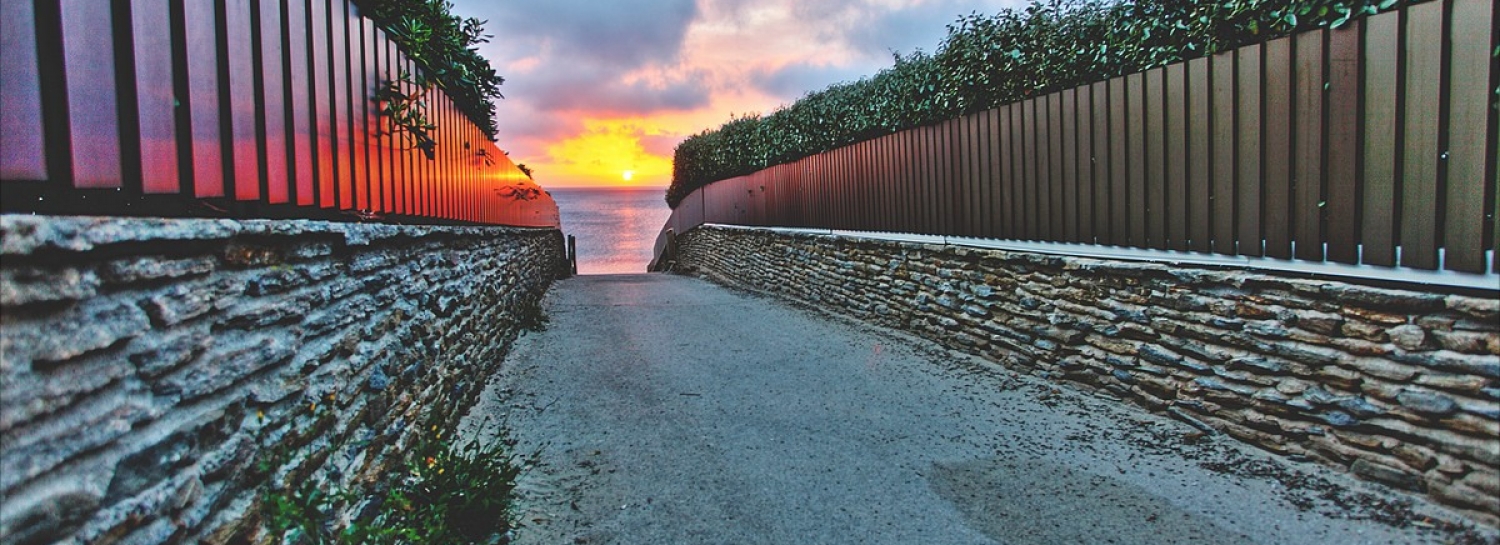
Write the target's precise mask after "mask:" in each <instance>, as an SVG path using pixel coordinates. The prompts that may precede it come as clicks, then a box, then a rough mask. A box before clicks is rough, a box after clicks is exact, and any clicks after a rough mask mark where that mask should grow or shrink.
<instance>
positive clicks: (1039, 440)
mask: <svg viewBox="0 0 1500 545" xmlns="http://www.w3.org/2000/svg"><path fill="white" fill-rule="evenodd" d="M545 311H546V313H547V315H548V316H549V318H550V324H549V325H548V327H547V329H546V330H545V331H543V332H540V333H531V334H529V335H527V336H526V337H523V338H522V339H521V340H519V341H518V342H517V345H516V347H515V349H514V350H513V352H512V354H511V356H510V357H509V359H508V360H507V362H506V363H505V365H504V368H503V370H502V372H501V374H500V375H499V376H497V377H495V378H494V380H493V381H492V383H491V385H490V391H488V392H486V394H485V396H484V397H483V400H482V401H481V402H480V405H479V406H477V407H476V408H475V410H474V412H473V413H471V415H470V419H469V421H468V422H467V425H468V426H469V427H470V430H471V431H473V430H480V433H493V430H494V429H495V427H496V425H497V423H502V422H503V424H504V426H506V427H508V428H510V429H511V430H512V432H511V436H512V438H513V439H514V440H516V441H517V443H518V444H517V449H518V451H519V452H539V454H540V462H539V464H538V465H536V466H534V467H532V468H531V469H530V470H529V471H528V472H527V473H526V475H525V476H524V477H523V478H522V482H521V495H522V502H521V505H520V515H521V518H522V523H524V524H525V525H526V527H525V528H523V529H522V530H521V531H519V532H518V534H517V540H516V542H517V543H523V544H527V543H538V544H541V543H580V544H598V543H619V544H671V543H695V544H696V543H713V544H719V543H724V544H729V543H735V544H749V543H765V544H789V543H798V544H802V543H869V544H877V543H882V544H883V543H889V544H949V543H953V544H966V543H974V544H989V543H1003V544H1017V545H1024V544H1050V543H1121V544H1131V543H1140V544H1153V545H1158V544H1169V543H1184V544H1187V543H1192V544H1199V543H1226V544H1241V543H1278V544H1280V543H1316V544H1332V543H1427V542H1431V543H1443V542H1452V541H1458V542H1463V541H1465V540H1471V539H1475V538H1479V537H1480V536H1478V535H1476V534H1474V533H1472V532H1468V531H1463V530H1455V529H1453V528H1446V529H1445V528H1444V526H1445V523H1443V522H1441V521H1439V522H1437V526H1438V527H1437V528H1424V527H1423V526H1427V525H1428V523H1426V522H1419V523H1418V524H1421V525H1422V526H1411V522H1412V521H1413V520H1421V518H1422V517H1424V516H1428V515H1437V516H1438V517H1439V518H1443V517H1446V518H1447V519H1449V520H1452V517H1451V515H1444V514H1443V513H1442V512H1441V511H1436V510H1434V509H1432V508H1431V507H1429V506H1427V505H1426V504H1423V503H1421V502H1420V501H1417V502H1416V503H1414V504H1411V505H1410V506H1409V507H1408V503H1409V502H1412V501H1413V500H1411V499H1410V498H1409V497H1404V496H1397V495H1392V494H1390V493H1387V492H1383V491H1378V490H1375V489H1374V488H1373V487H1371V486H1367V485H1364V484H1362V483H1359V482H1356V481H1353V480H1350V479H1346V478H1343V477H1341V476H1337V475H1329V474H1328V473H1327V472H1326V471H1324V470H1323V469H1322V468H1320V467H1318V466H1315V465H1311V464H1298V463H1292V462H1283V461H1279V460H1276V459H1273V458H1271V457H1269V456H1266V455H1264V454H1263V453H1261V452H1259V451H1255V450H1253V449H1250V448H1247V447H1241V446H1239V445H1237V444H1234V443H1233V442H1231V441H1228V440H1227V439H1224V438H1215V437H1199V434H1198V433H1196V432H1195V430H1194V429H1193V428H1191V427H1189V426H1187V425H1185V424H1182V423H1179V422H1177V421H1174V420H1169V419H1165V418H1161V417H1158V416H1156V415H1153V414H1150V413H1149V412H1146V411H1144V410H1139V409H1135V408H1131V407H1129V406H1126V405H1123V404H1121V403H1118V402H1116V401H1113V400H1109V399H1104V398H1101V397H1097V396H1095V395H1092V394H1088V393H1085V392H1082V391H1078V390H1074V389H1071V388H1068V387H1058V386H1054V385H1051V384H1049V383H1046V382H1044V381H1042V380H1041V379H1038V378H1034V377H1029V376H1022V375H1016V374H1013V373H1010V372H1008V371H1006V370H1004V369H1001V368H998V367H994V366H991V365H989V364H986V363H984V362H981V361H978V360H976V359H973V358H969V357H966V356H962V355H957V354H955V353H952V352H949V351H946V350H942V349H939V348H936V347H934V346H933V345H931V344H930V343H924V342H922V341H919V340H916V339H913V338H911V337H908V336H906V335H904V334H901V333H898V332H894V331H890V330H885V329H879V328H873V327H869V326H865V325H861V324H857V323H854V322H851V321H848V320H843V319H839V318H831V317H829V316H826V315H823V314H821V313H817V312H814V311H811V310H807V309H802V308H797V307H794V306H791V305H789V304H788V303H785V302H781V301H779V300H776V299H771V298H768V297H764V296H759V295H751V294H745V293H740V292H735V291H731V290H728V289H725V288H722V287H719V286H716V285H713V284H710V283H708V282H705V281H702V280H698V279H694V278H688V277H681V276H669V275H628V276H583V277H576V278H573V279H569V280H565V281H562V282H559V283H557V284H556V285H555V286H554V287H553V288H552V291H551V292H550V293H549V294H548V297H547V300H546V303H545ZM1351 517H1352V518H1355V519H1366V520H1350V518H1351ZM1371 518H1376V519H1382V520H1388V521H1391V522H1392V523H1394V524H1398V525H1406V526H1407V527H1405V528H1397V527H1394V526H1392V525H1391V524H1388V523H1381V522H1376V521H1372V520H1368V519H1371ZM1484 537H1486V538H1493V537H1494V535H1493V534H1486V535H1485V536H1484Z"/></svg>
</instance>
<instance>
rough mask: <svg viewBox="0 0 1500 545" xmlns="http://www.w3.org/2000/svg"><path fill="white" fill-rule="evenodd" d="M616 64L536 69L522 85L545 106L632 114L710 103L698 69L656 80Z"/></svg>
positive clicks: (521, 90)
mask: <svg viewBox="0 0 1500 545" xmlns="http://www.w3.org/2000/svg"><path fill="white" fill-rule="evenodd" d="M629 76H630V74H628V73H625V72H622V71H619V70H616V69H614V68H613V67H600V66H591V65H588V64H577V65H573V66H571V67H559V68H556V69H552V70H548V71H546V72H545V73H539V74H533V77H532V78H531V79H529V80H527V81H526V83H524V84H520V85H517V86H516V92H517V93H523V94H525V95H526V96H528V97H531V98H530V102H532V103H533V104H535V105H536V107H537V108H538V109H540V110H544V111H556V112H577V111H591V112H596V113H600V114H607V115H612V116H630V115H641V114H649V113H655V112H661V111H672V110H691V109H694V108H700V107H703V106H706V105H708V100H709V93H710V89H709V88H708V87H707V86H706V84H705V82H704V81H702V80H701V79H699V78H696V77H693V75H683V76H676V77H669V78H663V79H661V80H657V81H652V80H648V79H644V78H634V80H633V81H632V78H630V77H629Z"/></svg>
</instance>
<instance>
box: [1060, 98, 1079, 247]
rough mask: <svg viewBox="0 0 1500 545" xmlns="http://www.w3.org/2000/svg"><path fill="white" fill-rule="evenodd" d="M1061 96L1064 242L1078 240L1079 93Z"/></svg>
mask: <svg viewBox="0 0 1500 545" xmlns="http://www.w3.org/2000/svg"><path fill="white" fill-rule="evenodd" d="M1061 96H1062V104H1061V105H1060V106H1061V107H1060V111H1061V113H1062V116H1061V117H1062V119H1061V120H1060V121H1061V124H1062V125H1061V131H1060V132H1061V134H1060V137H1061V138H1062V157H1061V160H1062V165H1061V168H1062V198H1061V200H1062V216H1063V229H1062V232H1061V233H1060V234H1059V236H1061V237H1062V239H1061V240H1062V241H1064V242H1078V94H1077V91H1076V90H1075V89H1067V90H1064V91H1063V92H1062V94H1061Z"/></svg>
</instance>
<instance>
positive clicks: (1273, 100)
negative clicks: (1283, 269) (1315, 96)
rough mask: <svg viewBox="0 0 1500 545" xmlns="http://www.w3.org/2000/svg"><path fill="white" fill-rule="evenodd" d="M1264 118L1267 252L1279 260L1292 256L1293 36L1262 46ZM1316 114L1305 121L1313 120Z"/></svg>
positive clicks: (1262, 168) (1263, 171)
mask: <svg viewBox="0 0 1500 545" xmlns="http://www.w3.org/2000/svg"><path fill="white" fill-rule="evenodd" d="M1264 55H1265V71H1264V73H1263V76H1262V79H1263V81H1264V83H1265V89H1264V91H1263V95H1262V99H1263V100H1264V101H1265V112H1264V114H1265V121H1264V122H1263V123H1262V125H1261V128H1262V129H1263V131H1264V132H1263V135H1264V142H1265V147H1264V148H1263V149H1262V150H1261V153H1262V155H1263V157H1264V159H1265V162H1264V163H1262V167H1261V171H1262V173H1263V174H1264V175H1265V178H1264V180H1265V182H1264V183H1265V187H1264V195H1265V197H1264V198H1265V201H1264V204H1265V211H1264V212H1265V213H1264V216H1265V219H1264V222H1265V223H1264V226H1263V227H1264V229H1265V238H1266V255H1268V256H1271V257H1276V258H1281V259H1290V258H1291V257H1292V233H1291V227H1292V220H1291V214H1292V212H1293V209H1292V199H1291V191H1292V169H1291V166H1292V148H1291V144H1292V88H1293V87H1292V39H1291V38H1282V39H1279V40H1273V41H1271V42H1268V43H1266V45H1265V48H1264ZM1317 119H1318V118H1317V117H1309V118H1307V119H1306V120H1305V121H1307V122H1315V120H1317Z"/></svg>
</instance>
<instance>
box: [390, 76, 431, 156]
mask: <svg viewBox="0 0 1500 545" xmlns="http://www.w3.org/2000/svg"><path fill="white" fill-rule="evenodd" d="M430 88H431V87H430V86H422V85H418V84H417V83H416V81H415V80H413V78H412V76H411V74H408V73H406V72H405V71H402V72H401V75H400V76H399V77H398V78H397V79H396V80H394V81H384V82H382V84H381V87H380V88H379V89H376V90H375V100H376V101H377V102H379V103H380V105H381V106H380V115H382V116H385V117H386V118H387V119H388V120H389V122H390V124H391V133H392V134H394V135H395V137H396V139H398V140H399V141H400V143H399V146H400V147H401V149H419V150H422V154H424V155H426V156H427V159H428V160H429V161H430V160H433V159H434V158H435V157H436V153H437V141H436V140H434V139H433V138H432V131H434V130H436V129H437V125H434V124H432V122H430V121H428V120H427V102H426V101H424V100H422V97H423V96H424V95H426V94H427V90H428V89H430Z"/></svg>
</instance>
